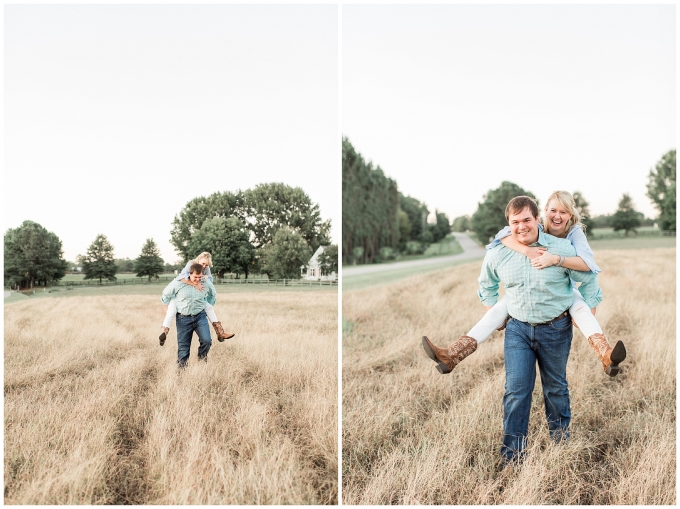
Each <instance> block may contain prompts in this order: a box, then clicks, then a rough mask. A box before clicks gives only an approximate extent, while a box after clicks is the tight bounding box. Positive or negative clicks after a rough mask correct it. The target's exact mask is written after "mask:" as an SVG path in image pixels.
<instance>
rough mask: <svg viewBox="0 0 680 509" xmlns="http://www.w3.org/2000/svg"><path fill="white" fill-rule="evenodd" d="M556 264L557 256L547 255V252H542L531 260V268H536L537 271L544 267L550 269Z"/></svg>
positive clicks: (558, 261)
mask: <svg viewBox="0 0 680 509" xmlns="http://www.w3.org/2000/svg"><path fill="white" fill-rule="evenodd" d="M558 263H560V257H559V255H555V254H552V253H548V252H547V251H544V252H543V253H542V254H541V255H540V256H538V257H536V258H533V259H532V260H531V266H532V267H535V268H537V269H538V270H541V269H545V268H546V267H552V266H553V265H557V264H558Z"/></svg>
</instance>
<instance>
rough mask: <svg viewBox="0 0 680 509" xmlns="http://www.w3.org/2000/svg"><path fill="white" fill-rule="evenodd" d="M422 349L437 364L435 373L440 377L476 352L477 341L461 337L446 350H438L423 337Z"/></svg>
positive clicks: (468, 337)
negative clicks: (439, 374) (438, 373)
mask: <svg viewBox="0 0 680 509" xmlns="http://www.w3.org/2000/svg"><path fill="white" fill-rule="evenodd" d="M423 348H424V349H425V353H427V356H428V357H429V358H430V359H432V360H433V361H434V362H436V363H437V371H439V372H440V373H441V374H442V375H445V374H446V373H451V371H453V368H455V367H456V366H457V365H458V364H459V363H460V361H462V360H463V359H465V357H467V356H468V355H470V354H471V353H473V352H474V351H475V350H477V340H476V339H475V338H471V337H470V336H461V337H459V338H458V339H457V340H455V341H454V342H453V343H451V344H450V345H449V346H448V348H439V347H436V346H434V344H433V343H432V342H431V341H430V340H429V339H427V336H423Z"/></svg>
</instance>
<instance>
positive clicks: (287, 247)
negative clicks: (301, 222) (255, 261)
mask: <svg viewBox="0 0 680 509" xmlns="http://www.w3.org/2000/svg"><path fill="white" fill-rule="evenodd" d="M311 256H312V249H311V248H310V247H309V245H308V244H307V242H306V241H305V239H304V237H303V236H302V235H300V234H299V233H298V232H296V231H293V230H291V229H290V228H280V229H279V230H278V231H277V232H276V234H275V235H274V238H273V240H272V242H271V244H268V245H267V247H266V248H265V255H264V271H265V272H267V274H269V275H270V276H271V277H273V278H274V279H283V278H286V279H288V278H290V279H295V278H299V277H300V275H301V274H300V269H301V267H302V266H304V265H307V263H308V262H309V259H310V258H311Z"/></svg>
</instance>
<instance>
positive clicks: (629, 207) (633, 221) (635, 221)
mask: <svg viewBox="0 0 680 509" xmlns="http://www.w3.org/2000/svg"><path fill="white" fill-rule="evenodd" d="M641 215H642V214H641V213H640V212H637V211H636V210H635V206H634V205H633V200H632V198H631V197H630V196H629V195H627V194H624V195H623V197H622V198H621V201H619V208H618V209H617V211H616V212H615V213H614V215H613V216H612V226H613V227H614V231H615V232H617V231H619V230H624V231H625V232H626V237H627V236H628V232H636V230H635V228H637V227H638V226H640V223H641V221H640V216H641ZM636 233H637V232H636Z"/></svg>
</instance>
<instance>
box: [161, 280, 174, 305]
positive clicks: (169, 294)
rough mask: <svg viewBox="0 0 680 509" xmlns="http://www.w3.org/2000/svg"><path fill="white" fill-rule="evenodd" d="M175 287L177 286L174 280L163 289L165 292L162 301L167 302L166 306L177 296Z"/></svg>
mask: <svg viewBox="0 0 680 509" xmlns="http://www.w3.org/2000/svg"><path fill="white" fill-rule="evenodd" d="M175 288H176V287H175V285H174V281H173V282H171V283H170V284H169V285H168V286H166V287H165V288H164V289H163V293H162V294H161V302H162V303H163V304H165V305H166V306H167V305H168V304H170V299H172V298H173V297H174V296H175V294H176V293H177V291H176V290H175Z"/></svg>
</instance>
